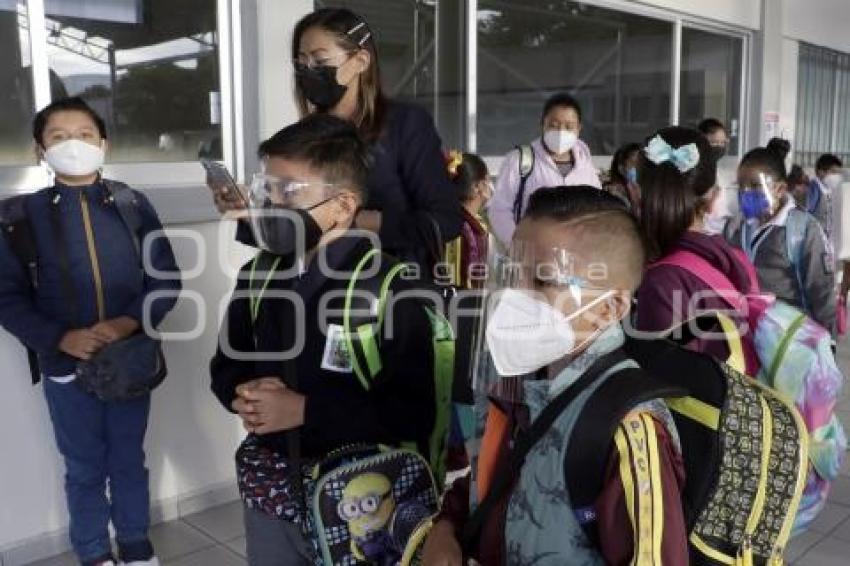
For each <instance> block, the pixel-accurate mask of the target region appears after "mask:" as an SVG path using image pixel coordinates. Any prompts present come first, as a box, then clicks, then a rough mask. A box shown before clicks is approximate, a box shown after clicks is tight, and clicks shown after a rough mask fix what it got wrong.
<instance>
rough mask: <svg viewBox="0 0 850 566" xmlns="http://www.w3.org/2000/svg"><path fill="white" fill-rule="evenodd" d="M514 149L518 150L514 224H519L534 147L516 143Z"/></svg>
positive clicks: (532, 161) (531, 166)
mask: <svg viewBox="0 0 850 566" xmlns="http://www.w3.org/2000/svg"><path fill="white" fill-rule="evenodd" d="M516 150H517V151H518V152H519V188H518V189H517V193H516V198H514V206H513V212H514V224H519V221H520V220H522V212H523V210H522V206H523V204H524V203H523V201H524V200H525V186H526V185H527V184H528V178H529V177H531V171H532V170H533V169H534V148H533V147H531V146H530V145H527V144H523V145H518V146H517V147H516Z"/></svg>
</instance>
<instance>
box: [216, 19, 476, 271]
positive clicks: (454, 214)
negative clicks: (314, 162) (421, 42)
mask: <svg viewBox="0 0 850 566" xmlns="http://www.w3.org/2000/svg"><path fill="white" fill-rule="evenodd" d="M292 59H293V64H294V67H295V83H296V87H295V98H296V102H297V105H298V109H299V111H300V113H301V115H302V116H303V115H306V114H309V113H312V112H327V113H330V114H333V115H335V116H338V117H340V118H344V119H346V120H350V121H352V122H353V123H354V124H355V125H357V128H358V131H359V133H360V135H361V136H362V137H363V139H364V140H366V141H367V142H368V143H369V144H370V145H371V146H372V149H373V156H374V162H373V164H372V166H371V168H370V175H369V180H368V188H369V195H370V196H369V201H368V202H367V203H366V205H365V206H364V207H363V210H362V211H360V213H359V214H358V216H357V227H358V228H361V229H364V230H369V231H373V232H375V233H377V234H378V236H379V238H380V240H381V244H382V246H383V248H384V250H385V251H387V252H389V253H391V254H394V255H396V256H398V257H399V258H400V259H403V260H406V261H413V262H416V263H417V264H419V265H420V266H421V267H422V268H423V269H425V270H428V271H427V273H432V270H431V268H432V267H433V264H434V263H435V262H436V261H438V258H439V255H440V254H441V253H442V249H443V243H445V242H448V241H450V240H452V239H453V238H455V237H456V236H458V235H459V234H460V226H461V221H462V216H461V209H460V206H459V204H458V199H457V194H456V191H455V190H454V188H453V186H452V184H451V181H450V180H449V178H448V174H447V173H446V170H445V163H444V158H443V155H442V143H441V141H440V137H439V134H438V133H437V131H436V128H435V126H434V122H433V120H432V118H431V116H430V115H429V114H428V113H427V112H426V111H425V110H424V109H422V108H419V107H417V106H414V105H410V104H405V103H401V102H398V101H394V100H389V99H387V98H386V97H385V96H384V95H383V92H382V89H381V80H380V72H379V67H378V53H377V49H376V45H375V38H374V37H373V35H372V32H371V30H370V28H369V26H368V24H367V23H366V22H365V21H364V20H363V19H362V18H360V17H359V16H358V15H356V14H354V13H353V12H351V11H350V10H347V9H343V8H325V9H321V10H317V11H315V12H313V13H311V14H308V15H307V16H305V17H304V18H303V19H302V20H301V21H299V22H298V24H297V25H296V26H295V30H294V33H293V39H292ZM219 202H220V207H221V208H228V207H227V206H224V205H225V203H223V202H221V201H219ZM240 224H244V223H240ZM238 237H239V239H240V240H241V241H243V242H246V243H253V242H251V236H250V231H249V230H248V229H247V226H246V225H245V226H241V227H240V231H239V233H238Z"/></svg>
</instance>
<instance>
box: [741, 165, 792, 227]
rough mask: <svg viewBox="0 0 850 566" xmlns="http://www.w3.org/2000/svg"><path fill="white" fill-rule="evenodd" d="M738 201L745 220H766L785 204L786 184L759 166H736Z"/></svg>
mask: <svg viewBox="0 0 850 566" xmlns="http://www.w3.org/2000/svg"><path fill="white" fill-rule="evenodd" d="M738 190H739V192H738V203H739V204H740V207H741V214H743V215H744V218H746V219H747V220H756V221H759V222H766V221H767V220H770V219H771V218H772V217H773V216H775V215H776V213H777V212H779V210H780V209H781V208H782V206H783V205H784V204H785V201H786V199H787V196H788V184H787V183H786V182H785V181H779V180H777V179H776V178H775V175H774V173H773V172H772V171H769V170H768V169H767V168H764V167H759V166H755V165H753V166H749V165H742V166H741V167H739V168H738Z"/></svg>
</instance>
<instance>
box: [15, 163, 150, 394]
mask: <svg viewBox="0 0 850 566" xmlns="http://www.w3.org/2000/svg"><path fill="white" fill-rule="evenodd" d="M102 182H103V184H104V185H105V186H106V190H107V192H108V193H109V195H110V200H111V202H113V203H114V204H115V208H116V209H117V211H118V214H119V216H120V217H121V220H122V222H123V223H124V226H126V228H127V230H128V231H129V232H130V236H131V239H132V241H133V244H134V245H135V247H136V252H137V255H138V257H139V260H140V261H141V229H142V213H141V208H140V206H139V201H138V198H137V197H136V194H135V193H134V192H133V190H132V189H131V188H130V187H128V186H127V185H125V184H124V183H121V182H119V181H113V180H111V179H103V180H102ZM29 198H30V195H18V196H14V197H9V198H6V199H3V200H0V230H2V232H3V236H4V237H5V238H6V241H7V242H8V243H9V247H10V249H11V250H12V253H13V254H15V257H17V258H18V261H19V262H20V263H21V265H22V266H23V267H24V270H25V271H26V273H27V276H28V278H29V282H30V286H31V288H32V291H33V292H35V291H36V289H37V288H38V284H39V281H38V248H37V247H36V242H35V234H34V233H33V228H32V223H31V222H30V219H29V217H28V215H27V210H26V203H27V200H28V199H29ZM55 221H56V219H54V222H55ZM66 271H67V269H66ZM65 284H66V286H67V285H68V284H69V283H68V282H66V283H65ZM27 359H28V361H29V366H30V375H31V377H32V383H33V385H36V384H38V382H39V381H41V370H40V368H39V364H38V356H37V355H36V353H35V351H34V350H32V349H30V348H27Z"/></svg>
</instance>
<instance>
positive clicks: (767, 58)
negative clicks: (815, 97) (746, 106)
mask: <svg viewBox="0 0 850 566" xmlns="http://www.w3.org/2000/svg"><path fill="white" fill-rule="evenodd" d="M785 2H786V0H762V3H761V29H760V30H759V32H758V34H757V35H756V38H755V41H754V45H753V60H752V62H753V68H752V69H751V73H750V76H751V77H752V81H753V83H752V96H751V99H750V100H751V105H750V109H751V118H750V136H749V140H747V141H748V144H747V145H748V146H750V147H754V146H756V145H764V144H765V143H766V142H767V140H768V139H769V138H770V137H771V135H780V134H781V133H782V132H781V129H780V127H779V126H778V125H777V126H776V128H775V129H774V130H773V131H771V128H769V127H768V125H767V123H766V119H770V118H771V117H773V116H774V115H775V116H776V117H777V118H778V117H779V113H780V111H781V109H782V95H783V83H782V67H783V61H782V56H783V24H784V19H783V14H784V4H785ZM789 95H791V96H796V92H794V93H789Z"/></svg>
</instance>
